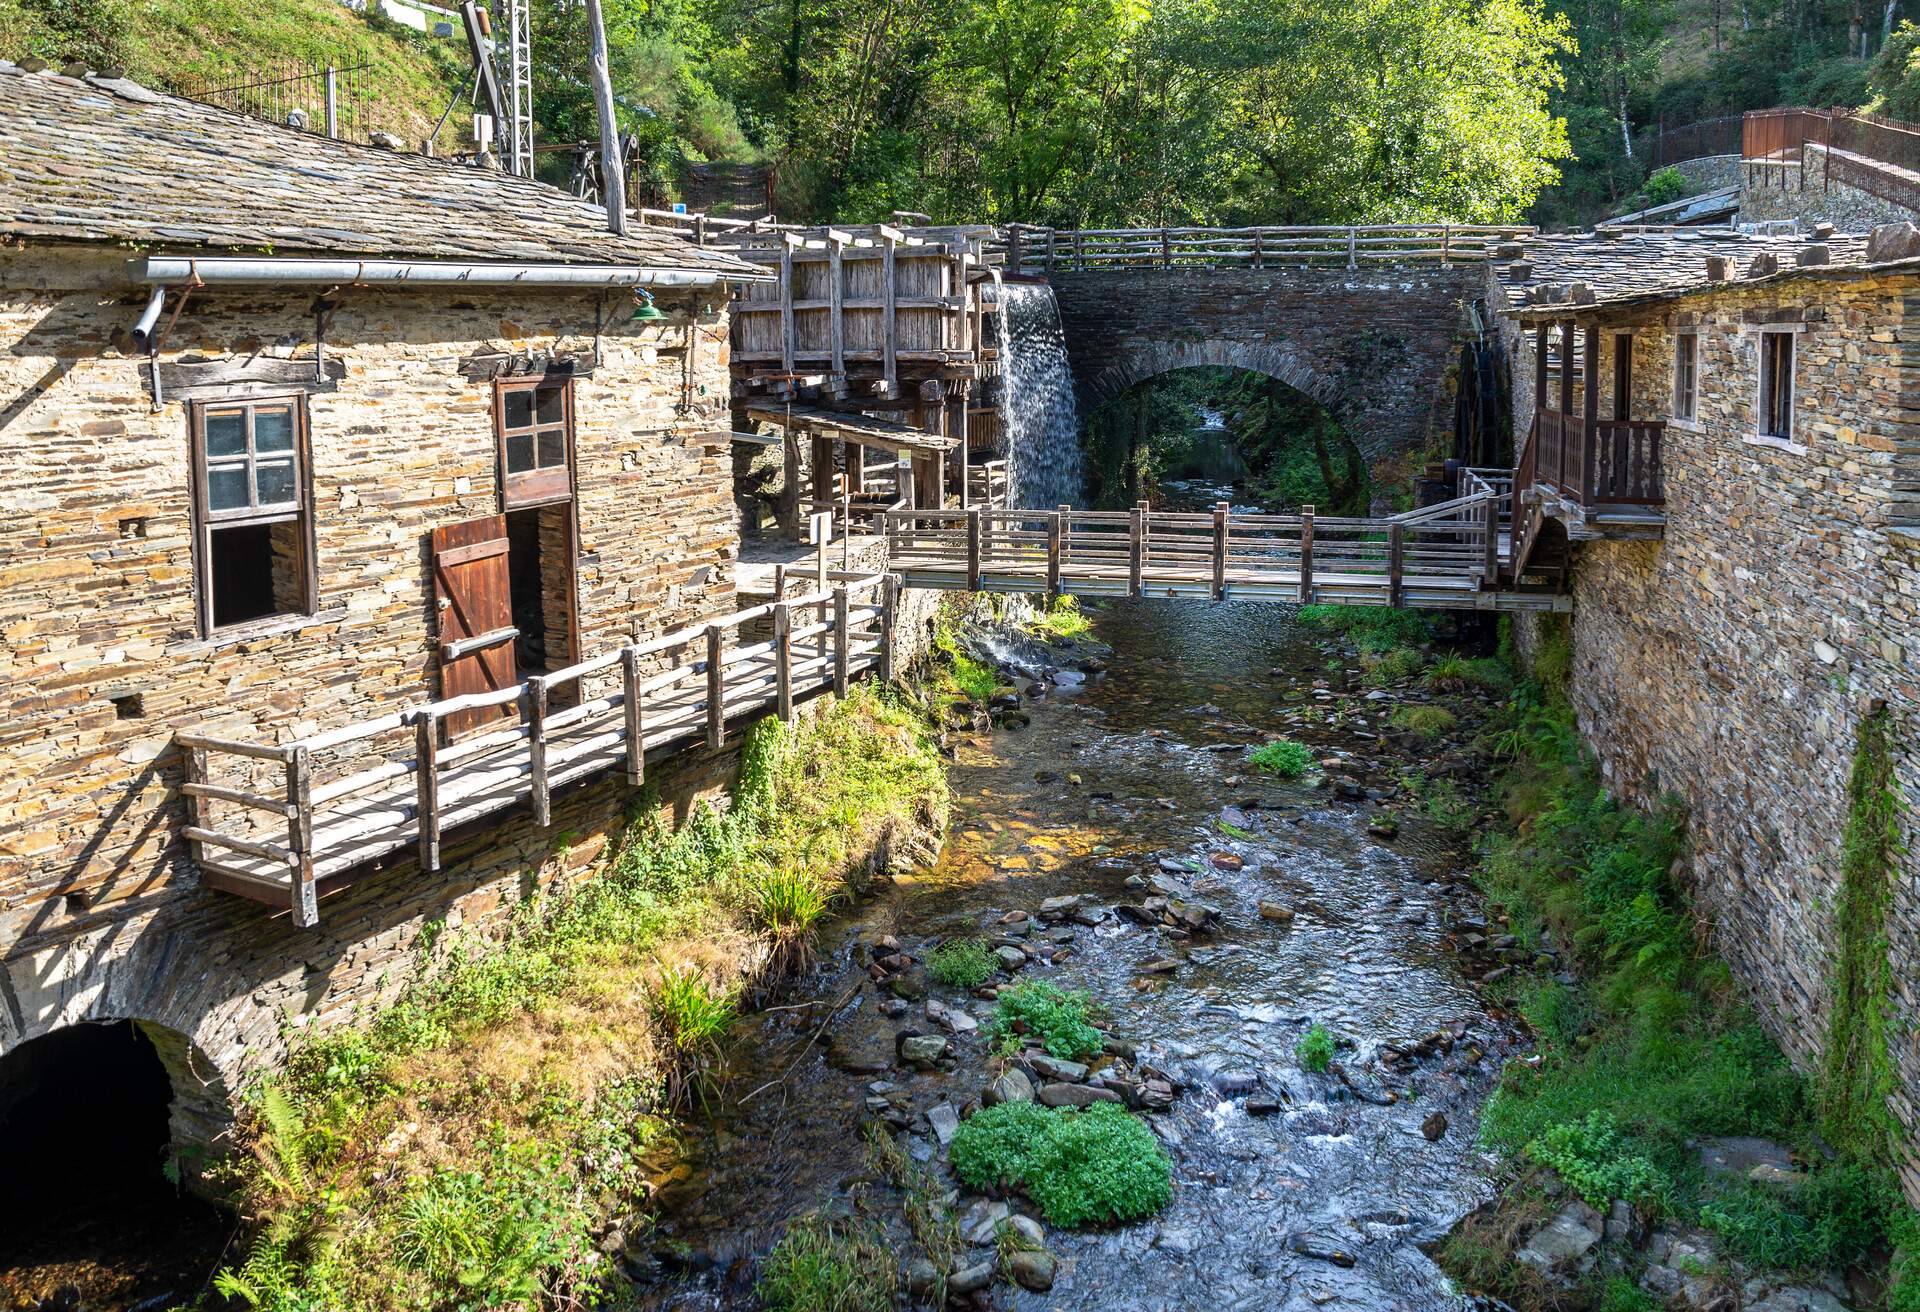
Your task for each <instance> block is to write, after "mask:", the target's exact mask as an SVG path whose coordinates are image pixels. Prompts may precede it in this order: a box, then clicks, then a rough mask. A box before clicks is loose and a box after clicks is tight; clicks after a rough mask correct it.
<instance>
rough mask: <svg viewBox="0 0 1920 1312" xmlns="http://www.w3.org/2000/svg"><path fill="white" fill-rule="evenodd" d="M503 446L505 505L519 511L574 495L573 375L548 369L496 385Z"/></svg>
mask: <svg viewBox="0 0 1920 1312" xmlns="http://www.w3.org/2000/svg"><path fill="white" fill-rule="evenodd" d="M493 418H494V430H495V432H496V433H497V434H498V436H499V445H500V507H501V509H502V510H518V509H521V508H522V507H525V506H541V505H546V504H548V503H549V502H554V501H565V500H567V499H568V498H570V497H571V496H572V495H573V379H572V377H571V376H561V375H553V374H547V375H542V376H540V377H537V378H508V379H502V380H501V381H499V382H496V383H495V384H494V385H493Z"/></svg>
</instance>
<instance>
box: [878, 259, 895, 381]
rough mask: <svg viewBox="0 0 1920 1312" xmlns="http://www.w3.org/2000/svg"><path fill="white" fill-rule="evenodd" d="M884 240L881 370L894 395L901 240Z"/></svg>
mask: <svg viewBox="0 0 1920 1312" xmlns="http://www.w3.org/2000/svg"><path fill="white" fill-rule="evenodd" d="M882 240H884V241H885V242H886V254H885V255H884V256H883V257H882V260H881V265H880V291H881V296H880V299H881V300H882V301H883V302H885V305H886V308H885V309H883V310H881V311H880V361H881V365H880V369H881V377H883V378H884V379H886V383H887V392H888V394H889V395H892V393H893V391H894V389H895V388H896V387H897V386H898V385H899V382H900V377H899V371H898V368H897V365H898V361H897V360H896V359H895V356H896V354H897V353H898V347H897V346H896V340H897V332H896V328H897V326H896V324H895V323H894V320H895V318H896V317H897V313H898V311H897V307H896V306H895V304H894V301H895V299H896V297H897V296H898V294H899V292H898V288H897V286H896V285H895V282H894V276H893V275H894V258H893V255H894V247H895V246H896V245H898V243H899V238H897V237H893V236H885V237H883V238H882Z"/></svg>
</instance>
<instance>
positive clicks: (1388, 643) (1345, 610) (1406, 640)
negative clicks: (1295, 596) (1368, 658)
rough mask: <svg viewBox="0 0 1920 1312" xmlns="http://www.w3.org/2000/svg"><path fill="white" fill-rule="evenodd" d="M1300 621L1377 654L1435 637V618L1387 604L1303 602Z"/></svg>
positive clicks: (1364, 650)
mask: <svg viewBox="0 0 1920 1312" xmlns="http://www.w3.org/2000/svg"><path fill="white" fill-rule="evenodd" d="M1300 622H1301V623H1303V624H1306V625H1308V626H1309V627H1312V628H1316V629H1324V630H1327V631H1328V632H1331V633H1338V634H1339V635H1341V636H1342V637H1344V638H1346V639H1347V640H1348V641H1350V642H1352V643H1353V644H1354V646H1356V647H1358V648H1359V649H1360V650H1361V651H1363V652H1366V653H1368V654H1370V655H1374V656H1379V655H1384V654H1385V653H1387V652H1390V651H1392V650H1393V649H1394V648H1395V647H1405V646H1409V645H1411V644H1413V643H1420V642H1427V641H1429V640H1430V639H1431V638H1432V637H1433V621H1431V620H1429V619H1428V618H1427V617H1426V616H1425V615H1422V614H1421V613H1420V612H1419V611H1415V610H1396V609H1393V608H1392V607H1388V606H1338V605H1324V604H1322V605H1313V606H1302V607H1301V608H1300Z"/></svg>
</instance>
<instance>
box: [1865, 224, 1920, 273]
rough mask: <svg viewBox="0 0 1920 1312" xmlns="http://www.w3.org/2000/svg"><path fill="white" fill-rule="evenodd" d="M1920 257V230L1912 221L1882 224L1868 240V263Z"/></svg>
mask: <svg viewBox="0 0 1920 1312" xmlns="http://www.w3.org/2000/svg"><path fill="white" fill-rule="evenodd" d="M1916 255H1920V228H1916V227H1915V226H1914V225H1913V223H1912V222H1911V221H1902V222H1900V223H1882V224H1878V225H1876V226H1875V228H1874V230H1873V233H1872V235H1871V236H1869V237H1868V238H1867V263H1868V264H1882V263H1885V262H1886V261H1888V260H1908V259H1912V258H1913V257H1914V256H1916Z"/></svg>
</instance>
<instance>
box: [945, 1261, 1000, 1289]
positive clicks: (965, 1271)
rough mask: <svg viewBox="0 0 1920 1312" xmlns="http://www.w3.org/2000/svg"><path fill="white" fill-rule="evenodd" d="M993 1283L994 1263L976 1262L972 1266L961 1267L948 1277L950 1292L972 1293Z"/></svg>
mask: <svg viewBox="0 0 1920 1312" xmlns="http://www.w3.org/2000/svg"><path fill="white" fill-rule="evenodd" d="M992 1283H993V1263H992V1262H976V1263H974V1264H973V1265H972V1266H966V1267H961V1268H959V1269H958V1270H956V1271H955V1272H954V1273H953V1274H952V1275H950V1276H948V1277H947V1292H948V1293H949V1294H972V1293H977V1292H978V1291H980V1290H982V1289H985V1288H986V1287H987V1286H988V1285H990V1284H992Z"/></svg>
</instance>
